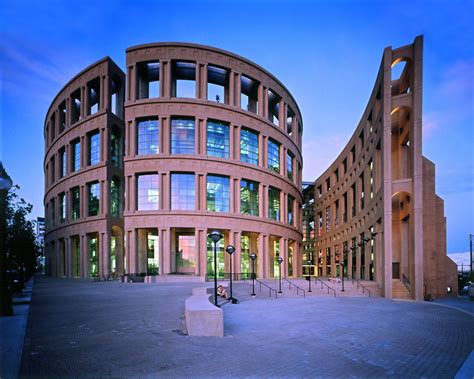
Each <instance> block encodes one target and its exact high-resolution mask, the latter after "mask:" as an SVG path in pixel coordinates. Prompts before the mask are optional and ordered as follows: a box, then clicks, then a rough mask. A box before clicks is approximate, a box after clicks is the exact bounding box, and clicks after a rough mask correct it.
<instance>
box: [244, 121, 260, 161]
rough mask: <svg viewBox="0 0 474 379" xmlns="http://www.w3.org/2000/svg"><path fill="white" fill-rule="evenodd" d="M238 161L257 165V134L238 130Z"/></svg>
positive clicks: (246, 130) (247, 130)
mask: <svg viewBox="0 0 474 379" xmlns="http://www.w3.org/2000/svg"><path fill="white" fill-rule="evenodd" d="M240 161H241V162H245V163H250V164H254V165H258V134H257V133H255V132H253V131H251V130H249V129H244V128H242V129H241V130H240Z"/></svg>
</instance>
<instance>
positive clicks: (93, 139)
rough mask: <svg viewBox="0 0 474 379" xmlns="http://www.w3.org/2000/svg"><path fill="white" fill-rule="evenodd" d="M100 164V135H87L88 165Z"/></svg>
mask: <svg viewBox="0 0 474 379" xmlns="http://www.w3.org/2000/svg"><path fill="white" fill-rule="evenodd" d="M99 162H100V133H99V132H97V133H94V134H91V135H89V164H90V165H94V164H97V163H99Z"/></svg>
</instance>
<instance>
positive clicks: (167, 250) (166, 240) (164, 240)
mask: <svg viewBox="0 0 474 379" xmlns="http://www.w3.org/2000/svg"><path fill="white" fill-rule="evenodd" d="M170 234H171V229H170V228H161V229H160V241H159V251H160V262H162V263H161V267H160V274H161V275H167V274H169V273H170V272H171V240H170Z"/></svg>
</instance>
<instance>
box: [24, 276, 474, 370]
mask: <svg viewBox="0 0 474 379" xmlns="http://www.w3.org/2000/svg"><path fill="white" fill-rule="evenodd" d="M195 286H196V283H194V284H193V283H185V284H162V285H147V284H141V283H134V284H128V283H119V282H88V281H80V280H70V279H52V278H44V277H40V278H38V279H37V281H36V283H35V288H34V292H33V299H32V304H31V313H30V319H29V322H28V327H27V334H26V337H25V349H24V352H23V361H22V367H21V374H22V376H32V375H34V376H48V377H65V376H78V375H79V376H116V377H124V376H132V377H135V376H140V375H141V376H143V375H149V376H174V377H185V376H186V377H231V376H238V377H245V376H259V377H260V376H267V377H268V376H280V377H282V376H284V377H290V376H291V377H301V376H310V377H318V376H320V377H328V376H332V377H348V376H353V377H385V376H403V377H405V378H406V377H421V376H425V377H453V376H454V375H455V374H456V372H457V371H458V369H459V367H460V366H461V365H462V363H463V362H464V360H465V358H466V357H467V356H468V354H469V353H470V352H471V350H472V349H473V348H474V327H473V326H474V317H471V316H469V315H467V314H465V313H462V312H459V311H457V310H453V309H450V308H447V307H440V306H436V305H433V304H429V303H416V302H408V301H391V300H385V299H381V298H371V299H369V298H367V297H358V298H349V297H341V298H339V297H337V298H333V297H328V296H325V297H323V296H314V297H307V298H306V299H302V298H296V297H289V298H282V299H278V300H275V299H269V298H266V297H261V298H258V297H257V298H256V299H252V298H249V297H248V295H247V296H241V299H242V300H243V301H242V302H241V303H240V304H237V305H233V304H227V305H225V307H224V314H225V335H226V336H225V337H224V338H213V337H187V336H185V335H183V333H182V331H183V325H184V323H183V319H182V317H183V308H184V307H183V304H184V299H185V298H186V297H187V296H189V295H190V294H191V288H192V287H195ZM236 296H237V297H238V294H236Z"/></svg>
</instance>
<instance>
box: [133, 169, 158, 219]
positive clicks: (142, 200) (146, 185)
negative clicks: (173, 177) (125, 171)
mask: <svg viewBox="0 0 474 379" xmlns="http://www.w3.org/2000/svg"><path fill="white" fill-rule="evenodd" d="M158 209H159V176H158V174H145V175H139V176H138V177H137V210H139V211H152V210H158Z"/></svg>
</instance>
